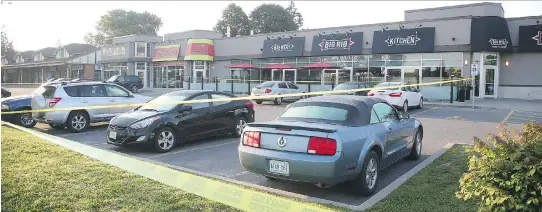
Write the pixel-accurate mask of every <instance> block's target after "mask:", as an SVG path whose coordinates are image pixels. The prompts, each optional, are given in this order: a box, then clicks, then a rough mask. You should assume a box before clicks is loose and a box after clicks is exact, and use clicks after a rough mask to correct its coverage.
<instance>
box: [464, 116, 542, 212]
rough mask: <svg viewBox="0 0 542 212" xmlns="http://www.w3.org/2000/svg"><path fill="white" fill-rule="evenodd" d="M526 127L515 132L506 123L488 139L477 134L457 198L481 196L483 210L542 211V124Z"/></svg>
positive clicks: (468, 198) (477, 198) (468, 149)
mask: <svg viewBox="0 0 542 212" xmlns="http://www.w3.org/2000/svg"><path fill="white" fill-rule="evenodd" d="M522 128H523V129H522V130H521V132H519V133H514V134H515V135H511V134H512V133H510V131H509V130H508V129H507V128H506V126H505V125H502V126H501V132H500V133H499V135H498V136H497V135H493V134H489V136H488V138H487V142H484V141H482V140H480V139H479V138H477V137H474V145H473V146H472V147H467V149H466V151H467V152H469V154H470V155H469V169H468V172H467V173H465V174H463V176H462V177H461V179H460V180H459V182H460V186H459V187H460V191H459V192H457V193H456V196H457V198H460V199H463V200H470V199H474V200H480V203H479V208H478V210H479V211H542V125H541V124H536V123H535V122H528V123H526V124H524V125H523V127H522Z"/></svg>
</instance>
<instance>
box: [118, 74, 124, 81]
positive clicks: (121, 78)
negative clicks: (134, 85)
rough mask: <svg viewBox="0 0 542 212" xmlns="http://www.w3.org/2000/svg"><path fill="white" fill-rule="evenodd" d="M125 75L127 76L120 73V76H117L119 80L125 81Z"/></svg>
mask: <svg viewBox="0 0 542 212" xmlns="http://www.w3.org/2000/svg"><path fill="white" fill-rule="evenodd" d="M124 77H125V75H120V76H119V77H117V80H118V81H119V82H124V81H125V80H124Z"/></svg>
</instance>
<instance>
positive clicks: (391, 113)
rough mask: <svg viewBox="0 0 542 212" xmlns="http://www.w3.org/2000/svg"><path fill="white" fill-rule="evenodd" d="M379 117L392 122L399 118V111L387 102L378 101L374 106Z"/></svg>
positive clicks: (383, 120)
mask: <svg viewBox="0 0 542 212" xmlns="http://www.w3.org/2000/svg"><path fill="white" fill-rule="evenodd" d="M373 110H374V111H375V113H376V115H377V116H378V119H380V121H382V122H390V121H392V120H395V119H398V116H397V113H395V110H394V109H393V108H392V107H391V106H389V105H388V104H385V103H377V104H375V105H374V106H373Z"/></svg>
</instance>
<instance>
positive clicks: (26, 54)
mask: <svg viewBox="0 0 542 212" xmlns="http://www.w3.org/2000/svg"><path fill="white" fill-rule="evenodd" d="M21 55H22V56H23V59H24V60H28V59H30V60H31V59H34V51H32V50H30V51H24V52H21Z"/></svg>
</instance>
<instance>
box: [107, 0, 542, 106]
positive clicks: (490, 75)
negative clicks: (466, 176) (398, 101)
mask: <svg viewBox="0 0 542 212" xmlns="http://www.w3.org/2000/svg"><path fill="white" fill-rule="evenodd" d="M504 12H505V11H504V10H503V8H502V5H501V4H499V3H477V4H468V5H459V6H450V7H440V8H430V9H420V10H409V11H405V13H404V21H400V22H393V23H376V24H367V25H358V26H345V27H334V28H324V29H311V30H302V31H295V32H284V33H270V34H258V35H251V36H241V37H223V36H222V35H221V34H219V33H216V32H211V31H204V30H193V31H187V32H180V33H173V34H165V35H164V36H163V37H160V36H142V35H133V36H125V37H122V38H118V39H115V44H114V45H113V46H111V47H105V48H103V49H102V50H101V61H100V64H101V67H102V73H101V77H102V79H104V78H108V77H109V76H111V75H114V74H119V73H128V74H137V75H139V76H141V77H142V78H144V79H145V80H144V84H145V87H148V88H184V89H187V88H188V86H190V89H201V88H202V87H203V88H204V89H215V88H218V89H219V90H224V91H231V89H233V90H234V92H236V93H238V92H247V91H248V90H249V89H250V87H254V86H256V84H257V82H254V81H251V84H250V85H249V84H248V83H249V80H262V81H265V80H288V81H293V82H295V83H297V84H298V86H299V87H300V88H301V89H305V90H307V89H308V85H307V84H308V83H309V82H307V81H313V82H312V84H311V90H312V91H316V90H329V89H331V87H332V84H335V85H336V84H338V83H341V82H347V81H369V82H374V83H377V82H383V81H406V82H410V83H427V82H435V81H442V80H447V79H449V78H450V76H451V75H454V77H456V78H457V77H463V78H470V77H471V65H472V64H476V65H477V69H478V72H479V75H477V76H476V77H475V96H477V97H480V98H517V99H542V23H540V22H542V16H534V17H519V18H504ZM309 67H313V68H309ZM217 78H218V80H217V81H215V79H217ZM232 79H234V80H232ZM420 89H421V91H422V93H423V94H424V96H425V97H426V98H428V99H449V97H450V96H449V95H450V91H449V89H450V86H449V85H446V84H441V85H430V86H421V87H420Z"/></svg>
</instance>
